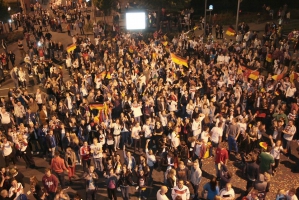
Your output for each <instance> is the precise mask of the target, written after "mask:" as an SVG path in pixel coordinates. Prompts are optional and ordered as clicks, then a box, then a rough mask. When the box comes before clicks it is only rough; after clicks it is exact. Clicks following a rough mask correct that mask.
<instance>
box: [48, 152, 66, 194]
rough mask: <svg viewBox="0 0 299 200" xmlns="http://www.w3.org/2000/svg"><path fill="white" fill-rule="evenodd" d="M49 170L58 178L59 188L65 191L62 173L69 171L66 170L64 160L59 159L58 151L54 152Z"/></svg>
mask: <svg viewBox="0 0 299 200" xmlns="http://www.w3.org/2000/svg"><path fill="white" fill-rule="evenodd" d="M51 169H52V170H53V172H55V174H56V176H57V177H58V179H59V182H60V185H61V188H62V189H65V180H64V171H66V172H69V170H68V169H67V168H66V166H65V163H64V159H62V158H61V157H60V153H59V152H58V151H56V152H55V155H54V158H53V159H52V160H51Z"/></svg>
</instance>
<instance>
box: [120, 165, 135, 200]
mask: <svg viewBox="0 0 299 200" xmlns="http://www.w3.org/2000/svg"><path fill="white" fill-rule="evenodd" d="M117 185H119V187H120V190H121V196H122V198H123V199H124V200H129V199H130V195H129V188H130V185H133V180H132V173H131V172H130V171H129V170H128V168H127V166H126V165H123V166H122V171H121V172H120V174H119V179H118V183H117Z"/></svg>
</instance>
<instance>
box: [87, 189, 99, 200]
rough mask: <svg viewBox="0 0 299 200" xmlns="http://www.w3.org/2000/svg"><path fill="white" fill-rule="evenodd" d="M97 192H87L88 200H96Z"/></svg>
mask: <svg viewBox="0 0 299 200" xmlns="http://www.w3.org/2000/svg"><path fill="white" fill-rule="evenodd" d="M96 193H97V191H96V190H87V191H86V199H87V200H96Z"/></svg>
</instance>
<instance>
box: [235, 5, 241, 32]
mask: <svg viewBox="0 0 299 200" xmlns="http://www.w3.org/2000/svg"><path fill="white" fill-rule="evenodd" d="M241 2H242V0H238V6H237V16H236V33H238V24H239V13H240V4H241Z"/></svg>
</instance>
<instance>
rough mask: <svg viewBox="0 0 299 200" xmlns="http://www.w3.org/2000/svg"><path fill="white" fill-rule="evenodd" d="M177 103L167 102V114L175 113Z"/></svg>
mask: <svg viewBox="0 0 299 200" xmlns="http://www.w3.org/2000/svg"><path fill="white" fill-rule="evenodd" d="M177 105H178V103H177V102H176V101H173V100H170V101H169V102H168V111H169V112H176V111H177Z"/></svg>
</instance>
